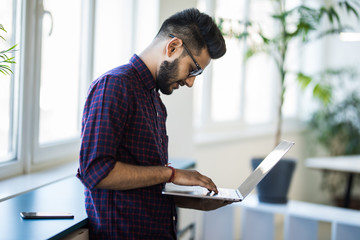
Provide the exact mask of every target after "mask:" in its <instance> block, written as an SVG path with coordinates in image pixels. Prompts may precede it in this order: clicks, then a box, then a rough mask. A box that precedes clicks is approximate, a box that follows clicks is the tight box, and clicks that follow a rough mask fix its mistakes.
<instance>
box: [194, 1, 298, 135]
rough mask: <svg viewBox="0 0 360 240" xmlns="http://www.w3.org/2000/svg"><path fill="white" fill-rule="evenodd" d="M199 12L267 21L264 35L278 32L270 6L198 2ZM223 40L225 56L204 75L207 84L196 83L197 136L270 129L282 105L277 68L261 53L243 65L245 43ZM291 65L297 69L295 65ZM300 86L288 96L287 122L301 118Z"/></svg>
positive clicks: (227, 2) (269, 4)
mask: <svg viewBox="0 0 360 240" xmlns="http://www.w3.org/2000/svg"><path fill="white" fill-rule="evenodd" d="M199 8H200V9H201V10H202V11H206V9H213V11H212V12H209V11H207V12H208V14H210V15H212V16H214V18H215V19H219V18H225V19H232V20H233V21H247V20H256V21H262V22H266V23H269V24H268V27H267V28H266V31H268V32H270V33H271V31H274V30H275V28H276V26H274V25H273V24H272V21H271V17H270V14H271V10H272V8H273V6H272V2H271V1H262V0H255V1H252V0H251V1H250V0H245V1H237V0H216V1H215V0H214V1H199ZM228 24H230V23H228ZM234 26H236V25H234ZM225 40H226V45H227V52H226V54H225V55H224V56H223V57H222V58H220V59H217V60H214V61H212V63H211V65H210V66H209V67H208V70H207V71H206V72H205V73H204V78H206V83H203V81H197V84H196V87H195V106H194V109H195V114H194V116H195V125H196V129H197V131H198V133H200V135H201V134H202V133H204V134H207V133H209V132H219V131H221V132H222V133H224V132H229V133H231V134H233V132H234V128H235V129H238V131H242V130H245V129H246V130H247V131H248V130H249V129H253V130H255V131H256V130H258V129H261V130H264V128H269V129H270V127H271V126H273V125H274V122H275V118H276V111H275V109H276V106H277V104H278V103H277V99H278V98H277V96H278V95H277V94H278V93H277V89H278V83H277V81H276V73H275V72H274V71H273V69H274V63H273V62H272V61H271V59H270V58H269V57H268V56H266V55H261V54H258V55H255V56H253V57H252V58H250V59H249V60H248V61H247V62H246V64H245V61H244V58H245V53H246V50H247V43H246V42H245V40H241V41H239V40H237V39H235V38H229V37H225ZM295 59H296V58H295ZM293 64H297V63H296V61H295V62H294V63H293ZM290 82H291V81H290ZM296 87H297V86H296V85H295V84H291V86H289V87H288V92H287V96H290V97H288V98H287V100H286V102H285V104H284V106H283V107H284V108H283V109H284V110H283V111H284V114H283V115H284V116H285V117H288V118H296V117H298V116H297V114H299V113H298V110H299V106H298V101H299V99H298V98H299V93H298V89H297V88H296ZM259 126H262V127H261V128H260V127H259ZM267 126H268V127H267Z"/></svg>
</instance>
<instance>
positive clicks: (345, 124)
mask: <svg viewBox="0 0 360 240" xmlns="http://www.w3.org/2000/svg"><path fill="white" fill-rule="evenodd" d="M338 91H342V92H343V91H344V88H338ZM341 95H342V96H345V97H343V98H341V99H334V100H333V101H332V102H331V103H329V104H327V105H321V106H320V108H319V109H318V110H316V111H314V113H313V115H312V117H311V119H310V121H309V126H310V130H311V132H312V133H314V134H315V136H316V139H317V141H318V142H319V143H320V144H321V145H322V146H323V147H324V148H325V149H326V150H327V151H328V152H329V154H330V156H347V155H359V154H360V108H359V106H360V93H358V92H356V91H353V92H345V94H341ZM348 177H349V176H348V174H347V173H344V172H335V171H323V176H322V182H321V189H322V190H324V191H327V192H328V193H329V194H330V197H331V198H332V200H333V202H334V203H335V204H336V205H338V206H344V204H343V203H344V201H345V199H344V195H343V191H344V189H345V186H346V183H347V178H348ZM354 181H355V182H359V181H360V175H358V174H357V175H356V174H355V175H354ZM340 186H344V187H340ZM354 186H357V184H354ZM359 203H360V200H359V199H357V201H356V199H355V198H353V199H352V202H350V203H349V206H348V207H350V208H355V209H360V205H359Z"/></svg>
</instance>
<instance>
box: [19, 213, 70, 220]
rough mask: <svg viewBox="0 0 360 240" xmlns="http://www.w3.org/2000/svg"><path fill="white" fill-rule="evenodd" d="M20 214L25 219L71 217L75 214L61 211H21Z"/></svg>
mask: <svg viewBox="0 0 360 240" xmlns="http://www.w3.org/2000/svg"><path fill="white" fill-rule="evenodd" d="M20 216H21V217H22V218H24V219H71V218H74V215H73V214H71V213H62V212H61V213H59V212H21V213H20Z"/></svg>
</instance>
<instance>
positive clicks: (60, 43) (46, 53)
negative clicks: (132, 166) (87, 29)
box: [38, 0, 82, 146]
mask: <svg viewBox="0 0 360 240" xmlns="http://www.w3.org/2000/svg"><path fill="white" fill-rule="evenodd" d="M43 5H44V14H43V22H42V30H41V33H42V34H41V36H39V37H41V65H40V99H39V101H40V104H39V107H40V112H39V140H38V141H39V144H40V146H42V145H47V144H51V143H56V142H59V141H64V140H67V139H71V138H78V137H79V126H80V124H79V122H80V121H79V110H80V109H79V108H80V105H79V91H80V89H79V87H80V84H79V83H80V77H81V76H80V40H81V29H82V28H81V9H82V8H81V0H61V1H53V0H44V2H43ZM69 6H71V7H69ZM70 26H71V27H70Z"/></svg>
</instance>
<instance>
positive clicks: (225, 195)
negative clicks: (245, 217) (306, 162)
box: [162, 140, 295, 202]
mask: <svg viewBox="0 0 360 240" xmlns="http://www.w3.org/2000/svg"><path fill="white" fill-rule="evenodd" d="M294 144H295V143H294V142H290V141H286V140H281V142H280V143H279V145H277V146H276V147H275V149H274V150H272V151H271V152H270V153H269V155H267V157H266V158H265V159H264V160H263V161H262V162H261V163H260V164H259V166H258V167H257V168H256V169H255V170H254V171H253V172H252V173H251V174H250V175H249V176H248V177H247V178H246V179H245V181H244V182H243V183H242V184H241V185H240V187H239V188H238V189H228V188H218V191H219V193H218V194H216V193H215V192H212V191H209V190H208V189H206V188H203V187H200V186H182V185H176V184H173V183H167V184H166V185H165V188H164V190H163V191H162V194H164V195H171V196H182V197H193V198H206V199H215V200H223V201H230V202H240V201H242V200H244V198H245V197H246V196H247V195H248V194H249V193H250V192H251V191H252V190H253V189H254V188H255V187H256V185H257V184H258V183H259V182H260V181H261V180H262V179H263V178H264V177H265V176H266V174H268V173H269V171H270V170H271V169H272V168H273V167H274V166H275V165H276V163H277V162H278V161H279V160H280V159H281V158H282V157H283V156H284V155H285V153H287V152H288V151H289V149H290V148H291V147H292V146H293V145H294Z"/></svg>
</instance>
